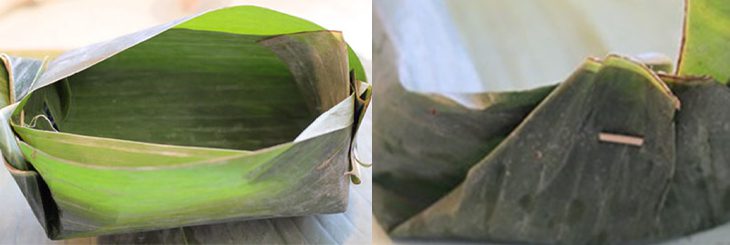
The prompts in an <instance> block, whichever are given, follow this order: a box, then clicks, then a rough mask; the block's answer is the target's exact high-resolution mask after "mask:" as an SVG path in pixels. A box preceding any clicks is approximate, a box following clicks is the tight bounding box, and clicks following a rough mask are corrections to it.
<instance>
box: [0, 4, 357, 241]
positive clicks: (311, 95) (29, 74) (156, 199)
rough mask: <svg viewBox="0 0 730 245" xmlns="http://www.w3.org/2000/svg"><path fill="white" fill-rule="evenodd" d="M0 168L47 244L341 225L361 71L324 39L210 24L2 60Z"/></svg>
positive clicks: (290, 24)
mask: <svg viewBox="0 0 730 245" xmlns="http://www.w3.org/2000/svg"><path fill="white" fill-rule="evenodd" d="M0 57H1V58H2V61H3V65H2V66H0V104H2V109H1V110H0V111H1V113H0V114H1V117H2V119H1V120H0V138H2V140H1V141H2V143H1V144H0V146H1V150H2V155H3V160H4V162H5V167H6V168H7V170H8V171H9V172H10V173H11V174H12V176H13V178H14V179H15V181H16V182H17V184H18V187H19V188H20V189H21V191H22V193H23V194H24V195H25V197H26V199H27V201H28V204H29V205H30V207H31V208H32V210H33V212H34V214H35V216H36V217H37V218H38V221H39V222H40V224H41V225H42V226H43V228H44V229H45V230H46V233H47V235H48V237H49V238H51V239H64V238H70V237H80V236H93V235H101V234H111V233H122V232H135V231H143V230H154V229H163V228H171V227H180V226H188V225H197V224H209V223H219V222H228V221H234V220H246V219H263V218H274V217H289V216H303V215H313V214H323V213H337V212H343V211H344V210H345V208H346V207H347V200H348V199H347V196H348V186H349V184H350V182H355V183H359V181H360V180H359V178H358V173H359V172H358V167H359V166H358V164H357V162H358V161H357V157H356V155H355V153H354V151H353V149H354V145H353V138H354V136H355V134H356V132H357V128H358V123H359V122H360V120H361V119H362V115H363V114H364V111H365V109H366V105H367V104H368V100H369V97H370V86H369V85H368V84H367V83H366V82H363V81H365V80H366V79H365V74H364V72H363V69H362V66H361V64H360V62H359V60H358V59H357V57H356V56H355V55H354V53H353V51H352V50H351V49H350V48H349V47H348V46H347V44H346V43H345V42H344V40H343V38H342V34H341V33H339V32H336V31H327V30H324V29H323V28H322V27H320V26H318V25H316V24H314V23H311V22H309V21H306V20H303V19H300V18H297V17H293V16H289V15H286V14H283V13H279V12H276V11H272V10H268V9H263V8H258V7H250V6H239V7H231V8H225V9H219V10H214V11H210V12H206V13H202V14H199V15H196V16H191V17H187V18H184V19H180V20H177V21H173V22H171V23H168V24H164V25H161V26H157V27H153V28H150V29H147V30H143V31H140V32H137V33H133V34H129V35H126V36H122V37H119V38H117V39H114V40H111V41H108V42H104V43H100V44H95V45H91V46H88V47H84V48H80V49H77V50H72V51H69V52H67V53H64V54H62V55H60V56H58V57H55V58H46V59H32V58H22V57H12V56H9V55H2V56H0Z"/></svg>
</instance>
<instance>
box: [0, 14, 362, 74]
mask: <svg viewBox="0 0 730 245" xmlns="http://www.w3.org/2000/svg"><path fill="white" fill-rule="evenodd" d="M232 5H257V6H262V7H267V8H271V9H274V10H277V11H280V12H284V13H288V14H293V15H296V16H298V17H301V18H304V19H307V20H310V21H312V22H315V23H317V24H319V25H321V26H324V27H326V28H328V29H331V30H340V31H343V33H344V35H345V39H346V40H347V42H348V43H349V44H350V45H351V46H352V48H353V49H354V50H355V51H356V52H357V53H358V54H359V55H360V56H362V57H364V58H365V59H368V60H369V59H371V58H372V45H371V32H372V25H371V22H372V21H371V20H372V15H371V12H372V1H370V0H354V1H332V0H308V1H271V0H121V1H98V0H0V33H2V34H0V36H1V37H2V38H0V51H12V50H37V49H42V50H48V49H60V50H68V49H72V48H78V47H81V46H84V45H88V44H91V43H96V42H101V41H105V40H109V39H112V38H114V37H117V36H120V35H123V34H127V33H132V32H135V31H138V30H141V29H144V28H147V27H151V26H155V25H159V24H162V23H166V22H169V21H172V20H175V19H178V18H181V17H184V16H188V15H191V14H195V13H199V12H202V11H205V10H210V9H215V8H221V7H225V6H232Z"/></svg>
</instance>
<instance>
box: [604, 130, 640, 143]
mask: <svg viewBox="0 0 730 245" xmlns="http://www.w3.org/2000/svg"><path fill="white" fill-rule="evenodd" d="M598 140H600V141H603V142H610V143H616V144H624V145H633V146H642V145H643V144H644V138H642V137H637V136H631V135H622V134H612V133H604V132H601V133H599V134H598Z"/></svg>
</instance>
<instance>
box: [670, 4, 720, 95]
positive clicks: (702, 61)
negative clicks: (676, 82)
mask: <svg viewBox="0 0 730 245" xmlns="http://www.w3.org/2000/svg"><path fill="white" fill-rule="evenodd" d="M686 2H687V3H686V4H687V7H686V11H687V13H686V16H685V18H686V19H685V26H684V32H685V33H684V37H683V38H684V39H683V44H682V51H681V56H680V58H679V61H678V65H677V67H678V70H677V73H678V74H679V75H694V76H711V77H713V78H715V80H717V81H719V82H721V83H725V84H726V83H728V82H730V5H728V3H727V2H726V1H722V0H687V1H686Z"/></svg>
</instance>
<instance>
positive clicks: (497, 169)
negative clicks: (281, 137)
mask: <svg viewBox="0 0 730 245" xmlns="http://www.w3.org/2000/svg"><path fill="white" fill-rule="evenodd" d="M700 2H701V1H692V2H690V5H689V7H690V8H689V13H690V14H689V15H688V18H689V19H688V23H689V24H688V26H695V28H697V27H696V26H698V25H697V24H695V25H693V23H692V19H691V16H692V13H693V11H697V12H701V11H700V10H698V9H696V8H692V5H691V4H697V5H702V6H704V5H703V3H706V2H711V1H705V2H702V3H700ZM726 16H727V15H726ZM375 23H376V24H377V23H378V19H377V16H376V22H375ZM700 28H701V27H700ZM381 29H382V28H381ZM376 30H378V28H376ZM688 34H690V35H691V32H690V33H688ZM718 36H721V37H726V36H723V35H718ZM713 38H718V37H717V36H714V37H713ZM375 40H376V43H378V44H377V45H378V48H376V50H377V51H378V53H377V54H376V56H375V57H376V60H375V65H376V67H375V71H376V73H375V77H376V79H377V80H379V82H380V83H381V84H385V85H384V86H383V87H384V88H383V90H381V88H376V90H375V93H376V94H382V95H378V96H379V97H380V99H379V100H378V101H376V105H375V106H376V107H377V110H376V113H377V115H376V117H375V120H377V122H376V124H377V125H381V126H379V127H376V128H375V131H374V133H373V134H374V141H375V143H374V149H373V151H374V154H375V155H374V156H375V161H376V162H377V163H378V167H377V168H375V170H374V176H373V181H374V183H375V185H376V188H375V191H374V194H373V195H374V199H375V204H374V213H375V216H376V218H377V220H378V222H379V223H380V224H381V225H382V226H383V228H384V229H385V230H386V231H387V232H388V233H389V234H390V235H391V236H393V237H395V238H419V239H467V240H478V241H492V242H507V243H568V244H574V243H577V244H604V243H609V244H614V243H626V242H650V241H660V240H665V239H669V238H673V237H678V236H683V235H687V234H691V233H695V232H698V231H701V230H705V229H709V228H712V227H715V226H718V225H720V224H723V223H727V222H728V220H730V216H728V212H730V208H728V207H730V184H729V183H728V182H729V181H728V177H730V153H728V152H727V150H726V149H727V148H728V144H730V126H729V125H730V123H728V120H729V119H730V118H728V117H729V116H730V111H728V110H727V104H730V88H728V87H727V86H725V85H723V84H722V83H720V82H718V81H717V80H715V79H713V78H711V77H709V76H690V75H710V76H712V77H716V78H720V79H722V78H723V76H722V75H723V73H722V72H721V71H724V70H719V69H718V70H712V69H707V68H680V72H679V74H680V75H681V76H674V75H667V74H666V73H665V72H666V71H667V70H671V69H668V68H667V67H668V66H667V64H664V63H661V64H659V63H651V62H650V61H647V62H648V63H642V62H639V61H638V60H636V59H634V58H627V57H623V56H618V55H610V56H608V57H606V58H605V59H603V60H598V59H594V58H591V59H588V60H586V61H585V62H584V64H583V65H581V66H580V67H579V68H578V70H577V71H575V72H574V73H573V74H572V75H571V76H570V77H569V78H568V79H566V80H565V81H564V82H562V83H560V84H558V85H557V87H554V88H553V87H546V88H540V89H535V90H528V91H519V92H506V93H505V92H503V93H483V94H471V95H462V96H461V97H467V98H470V99H469V100H467V101H470V102H472V103H471V104H472V105H473V104H477V105H479V106H477V107H473V106H472V107H470V108H466V107H465V106H464V105H462V104H460V103H458V102H457V101H456V100H455V99H454V95H449V98H446V97H445V96H443V95H437V94H421V93H416V92H409V91H406V90H405V89H403V88H402V87H401V86H400V81H399V79H400V78H401V77H402V76H399V74H398V72H399V70H398V69H395V68H397V66H396V65H395V62H394V61H395V60H397V59H403V58H405V57H398V55H401V54H399V53H398V52H397V50H394V49H393V47H392V46H391V44H390V40H389V37H388V35H387V34H386V33H383V32H380V33H378V32H376V33H375ZM690 40H692V39H691V38H687V40H685V41H686V43H684V44H683V46H684V47H685V48H684V51H687V50H692V49H693V48H694V49H695V50H700V51H702V52H698V53H696V54H692V53H690V52H683V53H682V56H683V57H685V58H687V57H691V58H689V59H687V60H692V59H695V60H701V59H703V57H705V56H708V55H710V54H711V53H710V52H709V51H708V50H712V48H714V50H716V51H715V52H719V54H718V57H724V56H722V55H725V54H727V53H728V52H727V48H724V49H722V45H721V44H720V42H712V43H710V45H709V46H701V41H695V43H694V44H690ZM708 47H710V48H708ZM718 50H724V51H718ZM715 58H716V57H715ZM713 59H714V58H713ZM711 60H712V59H711ZM698 63H699V65H705V64H703V63H702V62H701V61H699V62H698ZM682 64H683V63H682V62H680V64H679V66H680V67H681V66H682ZM684 64H685V65H686V64H689V63H684ZM650 68H653V69H656V70H657V71H653V70H652V69H650ZM385 87H390V88H385ZM485 101H486V102H485ZM473 102H477V103H473ZM607 134H610V135H614V136H616V135H618V136H619V137H622V138H623V139H626V138H628V139H631V140H639V142H640V143H638V144H636V143H635V142H634V143H632V142H630V141H629V142H627V141H622V140H618V141H612V140H607V139H606V138H603V137H604V135H607Z"/></svg>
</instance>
